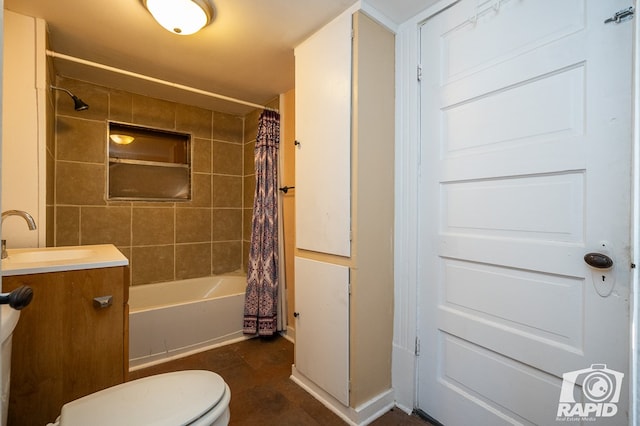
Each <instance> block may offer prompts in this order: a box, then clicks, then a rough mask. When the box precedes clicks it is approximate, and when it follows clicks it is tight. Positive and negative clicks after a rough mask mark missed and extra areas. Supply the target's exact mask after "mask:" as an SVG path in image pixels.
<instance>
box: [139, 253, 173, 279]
mask: <svg viewBox="0 0 640 426" xmlns="http://www.w3.org/2000/svg"><path fill="white" fill-rule="evenodd" d="M173 247H174V246H173V245H169V246H146V247H132V248H131V284H132V285H138V284H148V283H155V282H161V281H171V280H173V279H174V274H173V268H174V262H175V260H174V255H173Z"/></svg>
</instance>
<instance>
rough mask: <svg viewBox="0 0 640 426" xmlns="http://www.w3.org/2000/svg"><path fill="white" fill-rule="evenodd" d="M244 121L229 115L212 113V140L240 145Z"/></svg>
mask: <svg viewBox="0 0 640 426" xmlns="http://www.w3.org/2000/svg"><path fill="white" fill-rule="evenodd" d="M243 130H244V120H243V118H242V117H238V116H235V115H231V114H225V113H223V112H217V111H215V112H214V113H213V139H215V140H219V141H224V142H235V143H242V141H243V133H244V132H243Z"/></svg>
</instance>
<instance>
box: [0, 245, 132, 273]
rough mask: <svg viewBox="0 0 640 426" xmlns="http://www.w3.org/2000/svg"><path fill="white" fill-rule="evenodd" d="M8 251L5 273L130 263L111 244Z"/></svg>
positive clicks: (89, 267) (68, 269) (4, 266)
mask: <svg viewBox="0 0 640 426" xmlns="http://www.w3.org/2000/svg"><path fill="white" fill-rule="evenodd" d="M7 253H8V257H7V258H6V259H2V264H1V266H2V268H1V270H2V271H1V272H2V276H10V275H25V274H39V273H45V272H59V271H71V270H77V269H94V268H106V267H111V266H124V265H128V264H129V261H128V260H127V258H126V257H125V256H124V255H123V254H122V253H121V252H120V251H119V250H118V249H117V248H116V247H115V246H114V245H112V244H100V245H91V246H74V247H45V248H25V249H9V250H7Z"/></svg>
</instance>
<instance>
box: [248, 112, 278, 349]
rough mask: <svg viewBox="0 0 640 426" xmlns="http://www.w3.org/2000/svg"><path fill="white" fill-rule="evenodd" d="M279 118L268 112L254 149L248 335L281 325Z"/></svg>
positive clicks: (263, 333)
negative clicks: (254, 170)
mask: <svg viewBox="0 0 640 426" xmlns="http://www.w3.org/2000/svg"><path fill="white" fill-rule="evenodd" d="M279 143H280V114H278V113H277V112H275V111H268V110H265V111H263V112H262V114H261V115H260V120H259V122H258V135H257V138H256V146H255V169H256V190H255V196H254V200H253V218H252V220H251V245H250V246H249V260H248V265H247V291H246V295H245V303H244V325H243V332H244V333H245V334H256V333H257V334H258V335H260V336H271V335H273V334H274V333H276V332H277V328H278V327H277V323H278V280H279V276H278V250H279V244H278V194H277V190H278V188H277V186H278V172H277V170H278V144H279Z"/></svg>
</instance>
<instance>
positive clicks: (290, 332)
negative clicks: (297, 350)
mask: <svg viewBox="0 0 640 426" xmlns="http://www.w3.org/2000/svg"><path fill="white" fill-rule="evenodd" d="M280 335H281V336H282V337H284V338H285V339H287V340H288V341H290V342H291V343H293V344H295V343H296V329H295V328H293V327H291V326H289V325H288V326H287V329H286V330H283V331H281V332H280Z"/></svg>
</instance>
